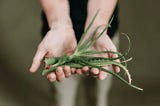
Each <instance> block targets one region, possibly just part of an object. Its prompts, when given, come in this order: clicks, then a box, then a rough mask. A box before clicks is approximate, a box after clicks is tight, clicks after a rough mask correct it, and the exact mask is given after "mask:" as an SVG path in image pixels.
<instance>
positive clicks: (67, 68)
mask: <svg viewBox="0 0 160 106" xmlns="http://www.w3.org/2000/svg"><path fill="white" fill-rule="evenodd" d="M63 69H64V74H65V77H66V78H68V77H69V76H70V75H71V68H70V66H64V68H63Z"/></svg>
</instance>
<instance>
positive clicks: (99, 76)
mask: <svg viewBox="0 0 160 106" xmlns="http://www.w3.org/2000/svg"><path fill="white" fill-rule="evenodd" d="M103 68H105V69H106V70H108V67H107V66H106V67H103ZM106 78H107V72H104V71H100V72H99V74H98V79H99V80H104V79H106Z"/></svg>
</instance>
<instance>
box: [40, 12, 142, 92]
mask: <svg viewBox="0 0 160 106" xmlns="http://www.w3.org/2000/svg"><path fill="white" fill-rule="evenodd" d="M97 14H98V12H97V13H96V15H95V16H94V17H93V19H92V20H91V22H90V24H89V25H88V27H87V28H86V30H85V31H84V33H83V34H82V36H81V39H80V41H79V42H78V44H77V48H76V50H75V51H74V53H73V54H71V55H64V56H60V57H49V58H45V60H44V62H45V64H46V65H48V66H49V67H50V68H49V69H44V70H43V72H42V75H46V74H48V73H50V72H54V71H55V70H56V68H57V67H59V66H61V67H64V66H66V65H68V66H70V67H72V68H78V69H79V68H83V67H84V66H88V67H89V68H93V67H94V68H98V69H99V70H102V71H105V72H107V73H109V74H111V75H113V76H114V77H116V78H118V79H119V80H120V81H122V82H124V83H125V84H127V85H128V86H130V87H132V88H135V89H137V90H141V91H142V90H143V89H141V88H139V87H137V86H135V85H133V84H132V83H131V75H130V74H129V71H128V69H127V62H128V61H130V60H131V58H129V59H125V57H126V55H127V54H128V52H129V50H130V39H129V37H128V35H126V34H124V35H125V36H126V37H127V39H128V42H129V47H128V49H127V50H126V52H125V53H123V54H122V53H120V52H113V51H97V50H91V49H90V48H91V47H92V46H93V45H94V43H95V42H96V41H97V40H98V39H99V38H100V37H101V35H102V34H103V33H105V31H106V30H107V29H108V27H110V25H111V22H112V20H113V17H112V18H111V20H110V22H109V24H108V25H106V27H105V28H104V29H103V30H102V32H101V33H100V34H99V35H97V36H96V37H95V36H94V35H95V34H96V32H97V30H98V29H99V27H97V28H96V29H95V30H94V31H93V33H91V34H90V36H89V37H88V38H87V39H86V40H85V41H84V42H83V40H84V37H85V36H86V34H88V31H89V30H90V28H91V26H92V25H93V23H94V20H95V19H96V16H97ZM93 36H94V37H93ZM104 53H113V54H118V57H116V58H109V57H108V58H105V57H95V56H93V55H95V54H104ZM117 59H120V60H121V62H116V61H115V60H117ZM106 65H116V66H119V67H120V68H121V70H123V71H124V73H125V74H126V75H127V77H128V81H126V80H125V79H124V78H123V77H121V76H120V75H119V74H118V73H115V72H114V71H113V70H107V69H105V68H103V66H106ZM121 72H122V71H121Z"/></svg>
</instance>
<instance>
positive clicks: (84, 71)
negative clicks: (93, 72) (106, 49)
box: [82, 66, 90, 75]
mask: <svg viewBox="0 0 160 106" xmlns="http://www.w3.org/2000/svg"><path fill="white" fill-rule="evenodd" d="M89 70H90V69H89V67H88V66H84V67H83V68H82V71H83V73H84V74H85V75H88V74H89Z"/></svg>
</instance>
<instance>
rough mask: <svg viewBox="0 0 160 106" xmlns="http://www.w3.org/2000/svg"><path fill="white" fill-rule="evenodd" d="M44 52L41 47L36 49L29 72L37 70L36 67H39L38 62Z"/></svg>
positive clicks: (39, 62)
mask: <svg viewBox="0 0 160 106" xmlns="http://www.w3.org/2000/svg"><path fill="white" fill-rule="evenodd" d="M45 54H46V51H45V50H41V49H38V50H37V52H36V54H35V56H34V58H33V62H32V65H31V67H30V69H29V70H30V72H35V71H37V69H38V68H39V66H40V64H41V61H42V59H43V57H44V56H45Z"/></svg>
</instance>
